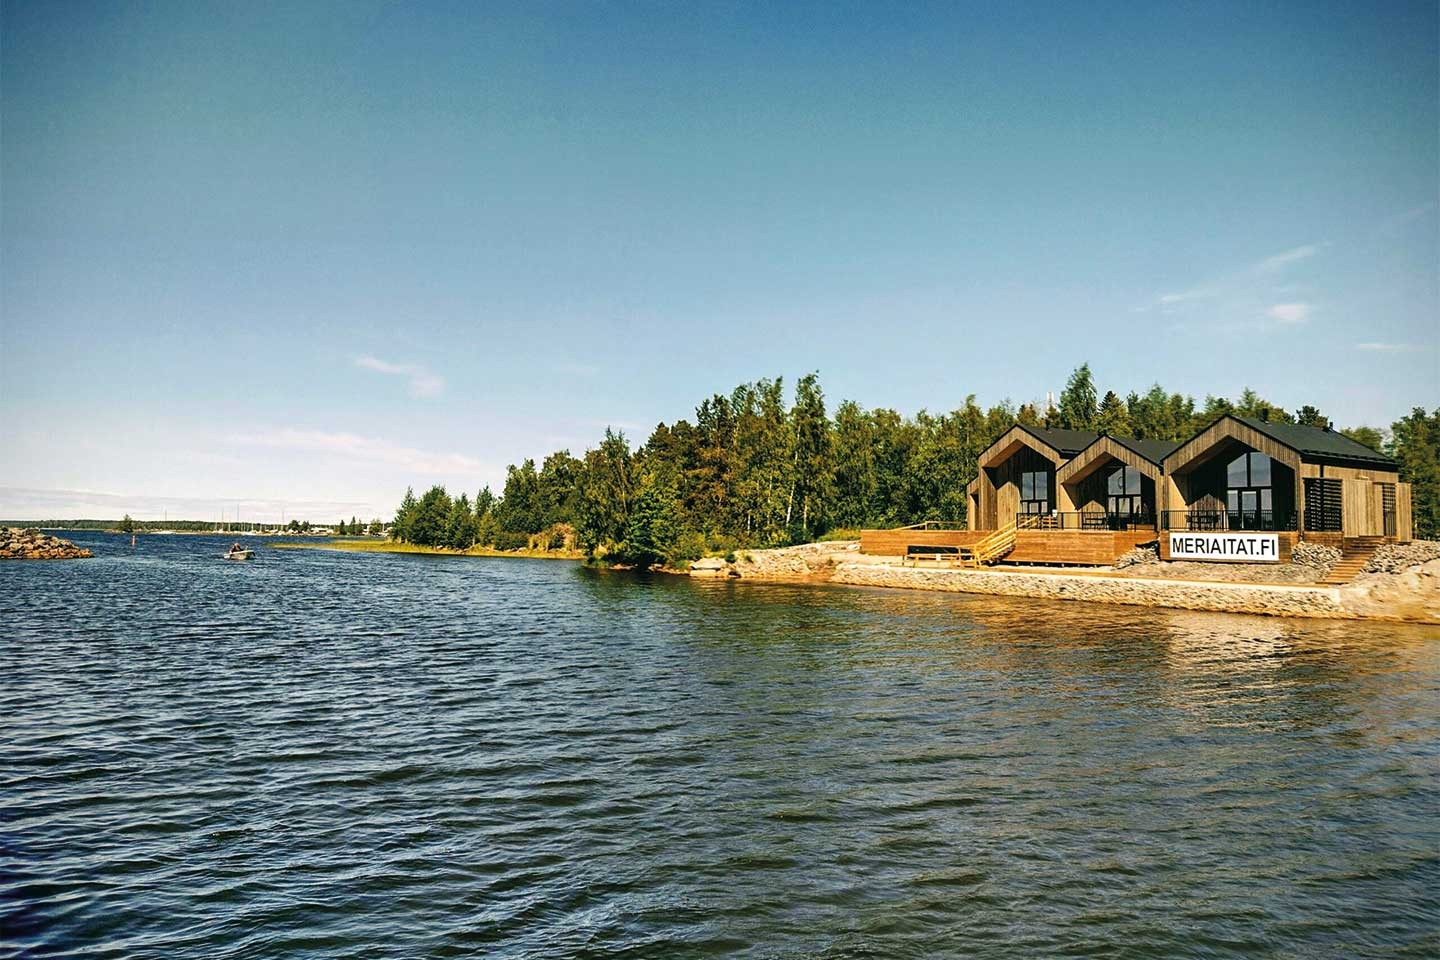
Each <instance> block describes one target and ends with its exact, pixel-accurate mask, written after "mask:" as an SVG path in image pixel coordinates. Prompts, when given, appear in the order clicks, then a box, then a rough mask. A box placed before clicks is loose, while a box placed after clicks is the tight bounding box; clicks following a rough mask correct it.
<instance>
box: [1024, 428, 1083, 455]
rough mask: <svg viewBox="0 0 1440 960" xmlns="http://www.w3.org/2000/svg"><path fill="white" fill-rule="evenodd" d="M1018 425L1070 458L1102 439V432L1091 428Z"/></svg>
mask: <svg viewBox="0 0 1440 960" xmlns="http://www.w3.org/2000/svg"><path fill="white" fill-rule="evenodd" d="M1018 426H1019V427H1020V428H1021V429H1022V430H1024V431H1026V432H1027V433H1029V434H1030V435H1032V436H1033V437H1035V439H1037V440H1039V441H1041V442H1042V443H1046V444H1049V446H1050V447H1051V448H1052V449H1054V450H1056V451H1058V452H1059V453H1061V454H1064V455H1065V457H1066V458H1067V459H1068V458H1070V457H1073V456H1075V454H1077V453H1079V452H1080V451H1081V450H1084V449H1085V448H1086V447H1088V446H1090V444H1092V443H1094V442H1095V441H1096V440H1099V439H1100V434H1098V433H1092V432H1091V431H1089V430H1062V429H1060V428H1059V427H1027V426H1025V425H1024V424H1023V423H1022V424H1018Z"/></svg>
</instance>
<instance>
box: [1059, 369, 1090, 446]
mask: <svg viewBox="0 0 1440 960" xmlns="http://www.w3.org/2000/svg"><path fill="white" fill-rule="evenodd" d="M1057 419H1058V421H1059V425H1060V426H1061V427H1063V428H1065V429H1066V430H1093V429H1094V428H1095V378H1094V377H1092V376H1091V375H1090V364H1088V363H1082V364H1080V366H1078V367H1076V368H1075V370H1074V372H1072V373H1071V374H1070V379H1069V380H1068V381H1066V383H1065V389H1064V390H1062V391H1061V392H1060V409H1059V411H1058V413H1057Z"/></svg>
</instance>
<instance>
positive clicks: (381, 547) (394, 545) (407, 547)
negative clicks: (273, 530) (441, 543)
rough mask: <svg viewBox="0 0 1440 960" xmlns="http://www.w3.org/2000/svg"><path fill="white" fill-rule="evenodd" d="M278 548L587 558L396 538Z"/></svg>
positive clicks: (285, 543)
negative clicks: (425, 544)
mask: <svg viewBox="0 0 1440 960" xmlns="http://www.w3.org/2000/svg"><path fill="white" fill-rule="evenodd" d="M270 548H271V549H274V550H344V551H347V552H350V553H416V554H426V555H430V556H437V557H510V558H512V559H524V560H584V559H585V554H583V553H581V552H580V551H578V550H528V549H527V550H496V549H495V548H494V547H471V548H470V549H468V550H456V549H455V548H453V547H422V546H420V545H418V544H414V543H399V542H396V541H394V540H380V539H375V540H369V539H366V540H337V539H333V538H332V539H326V540H324V542H321V543H295V542H290V541H287V540H282V541H280V542H279V543H272V544H270Z"/></svg>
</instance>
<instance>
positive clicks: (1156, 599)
mask: <svg viewBox="0 0 1440 960" xmlns="http://www.w3.org/2000/svg"><path fill="white" fill-rule="evenodd" d="M1335 552H1337V553H1338V551H1335ZM1126 559H1127V560H1128V562H1126V563H1117V564H1116V567H1114V568H1105V567H1102V568H1089V569H1080V570H1077V569H1063V570H1062V569H1052V568H1043V569H1042V568H1016V567H1008V568H1007V567H992V568H986V569H982V570H963V569H956V568H951V567H939V566H925V567H915V566H904V565H902V564H901V563H900V562H899V559H898V558H896V557H875V556H868V555H866V554H862V553H860V545H859V543H858V542H854V541H849V542H846V541H839V542H833V543H810V544H804V545H802V546H796V547H784V548H780V549H775V550H754V551H749V552H744V553H740V554H737V555H735V556H734V557H733V559H731V558H727V559H725V560H722V559H719V558H715V557H709V558H705V559H703V560H697V561H695V563H694V564H692V565H691V571H690V575H691V576H696V577H728V578H732V579H741V580H754V581H761V582H795V581H827V582H832V583H843V584H849V585H854V586H872V587H894V588H899V589H909V590H940V591H949V592H956V593H980V594H991V595H998V596H1011V597H1038V598H1046V599H1054V600H1089V601H1092V602H1097V603H1120V604H1133V605H1137V606H1151V607H1177V608H1181V609H1187V610H1211V611H1220V612H1228V613H1258V614H1268V615H1271V616H1284V617H1320V618H1326V619H1377V620H1397V621H1405V622H1411V623H1433V624H1440V544H1434V543H1426V542H1421V541H1417V542H1415V543H1412V544H1404V545H1392V546H1388V547H1384V548H1382V549H1381V550H1380V551H1377V552H1376V556H1375V559H1374V560H1373V561H1372V562H1371V564H1370V565H1369V566H1368V567H1367V568H1366V570H1365V571H1364V572H1363V573H1361V574H1360V575H1359V576H1357V577H1356V578H1355V580H1354V582H1352V583H1349V584H1345V585H1344V586H1338V587H1337V586H1330V585H1321V584H1318V583H1315V581H1316V580H1317V579H1319V578H1320V577H1322V576H1323V575H1324V572H1325V571H1327V570H1328V569H1329V567H1330V566H1331V564H1332V563H1333V562H1334V559H1335V558H1332V557H1330V556H1329V555H1320V554H1318V553H1317V554H1316V555H1314V556H1310V555H1307V554H1302V556H1301V557H1299V558H1297V562H1296V563H1294V564H1285V565H1274V564H1270V565H1260V564H1201V563H1184V564H1165V563H1161V562H1160V561H1159V558H1158V557H1156V558H1153V559H1152V558H1151V557H1148V556H1144V557H1139V556H1137V557H1133V558H1126Z"/></svg>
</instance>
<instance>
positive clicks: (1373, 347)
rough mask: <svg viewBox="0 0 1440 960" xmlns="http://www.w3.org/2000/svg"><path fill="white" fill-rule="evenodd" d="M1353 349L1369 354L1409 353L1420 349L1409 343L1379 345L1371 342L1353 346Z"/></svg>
mask: <svg viewBox="0 0 1440 960" xmlns="http://www.w3.org/2000/svg"><path fill="white" fill-rule="evenodd" d="M1355 349H1356V350H1365V351H1367V352H1369V353H1410V352H1411V351H1414V350H1419V349H1420V348H1419V347H1417V346H1415V345H1414V344H1411V343H1379V342H1375V341H1372V342H1369V343H1357V344H1355Z"/></svg>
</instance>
